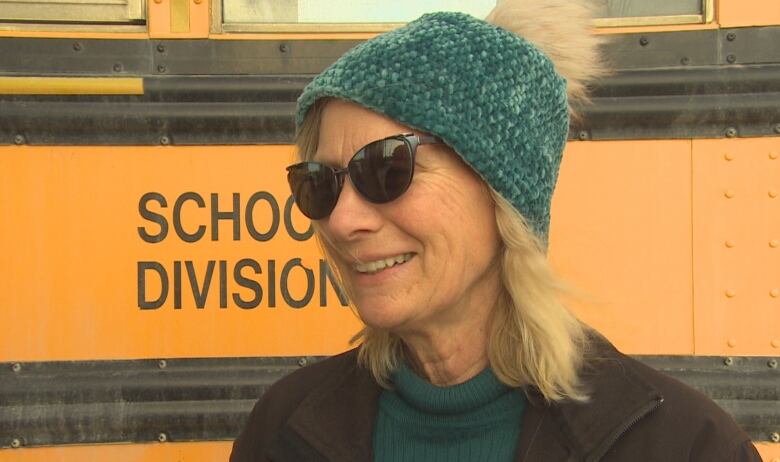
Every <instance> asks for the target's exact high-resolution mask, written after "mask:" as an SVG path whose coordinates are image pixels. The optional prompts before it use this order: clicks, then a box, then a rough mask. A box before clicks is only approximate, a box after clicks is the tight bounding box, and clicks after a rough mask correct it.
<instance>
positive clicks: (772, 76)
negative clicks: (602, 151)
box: [0, 64, 780, 145]
mask: <svg viewBox="0 0 780 462" xmlns="http://www.w3.org/2000/svg"><path fill="white" fill-rule="evenodd" d="M310 78H311V77H310V76H175V77H174V76H168V77H155V76H149V77H146V78H145V79H144V87H145V94H144V95H142V96H131V95H126V96H100V95H95V96H52V95H38V96H32V95H0V144H6V145H8V144H31V145H157V144H171V145H235V144H278V143H290V142H291V141H292V139H293V134H294V130H295V127H294V122H293V114H294V111H295V99H296V97H297V95H298V94H299V93H300V92H301V90H302V89H303V86H304V85H305V84H306V83H307V82H308V81H309V80H310ZM580 110H581V112H582V114H583V115H584V117H583V118H582V121H581V122H578V123H575V124H574V125H572V127H571V133H570V138H571V139H580V140H621V139H664V138H666V139H669V138H683V139H684V138H724V137H729V138H733V137H755V136H777V135H780V64H763V65H749V66H748V65H745V66H734V67H724V66H719V67H704V68H684V69H683V68H677V69H655V70H633V71H623V72H620V73H617V74H615V75H613V76H610V77H607V78H605V79H603V80H602V81H601V82H600V84H599V85H598V86H596V87H594V89H593V98H592V103H591V104H589V105H587V106H585V107H583V108H580Z"/></svg>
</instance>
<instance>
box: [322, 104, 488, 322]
mask: <svg viewBox="0 0 780 462" xmlns="http://www.w3.org/2000/svg"><path fill="white" fill-rule="evenodd" d="M412 131H413V130H411V129H409V128H408V127H405V126H403V125H400V124H398V123H397V122H395V121H393V120H391V119H388V118H386V117H384V116H382V115H379V114H377V113H375V112H372V111H370V110H368V109H365V108H363V107H361V106H358V105H356V104H354V103H349V102H345V101H341V100H332V101H331V102H329V103H327V105H326V106H325V108H324V112H323V118H322V123H321V125H320V138H319V146H318V149H317V152H316V154H315V156H314V159H312V160H314V161H317V162H322V163H325V164H329V165H333V166H338V167H343V166H344V165H346V164H347V162H348V161H349V160H350V158H351V157H352V156H353V155H354V153H355V152H356V151H357V150H358V149H360V148H361V147H363V146H365V145H366V144H368V143H370V142H372V141H376V140H379V139H382V138H386V137H388V136H391V135H397V134H401V133H410V132H412ZM318 231H319V233H320V234H321V235H322V237H323V238H324V239H323V241H324V242H325V243H326V245H327V246H328V248H329V250H330V253H331V255H332V257H333V258H335V259H336V260H337V261H335V262H334V263H336V264H337V265H338V267H339V269H340V271H341V274H342V277H343V279H344V284H345V285H346V286H348V291H349V293H350V295H351V297H352V302H353V303H354V305H355V307H356V308H357V311H358V313H359V315H360V317H361V318H362V320H363V322H365V323H366V324H367V325H369V326H372V327H376V328H382V329H389V330H392V331H394V332H396V333H403V332H426V331H427V330H430V329H435V328H437V327H443V326H446V325H447V324H452V323H460V322H463V321H466V322H468V320H469V319H472V318H473V317H474V316H477V313H485V312H489V310H490V309H492V306H493V305H494V303H495V300H496V297H497V294H498V290H499V286H500V276H499V269H498V268H499V264H498V258H497V256H498V252H499V248H500V238H499V235H498V230H497V228H496V223H495V213H494V205H493V201H492V199H491V197H490V193H489V191H488V188H487V186H486V185H485V184H484V182H483V181H482V180H481V179H480V178H479V177H478V176H477V175H476V174H475V173H474V172H473V171H472V170H471V169H470V168H469V167H468V166H467V165H466V164H465V163H463V161H462V160H461V159H460V158H459V157H458V156H457V155H456V154H455V153H454V152H452V151H451V150H450V149H449V148H448V147H446V146H445V145H443V144H434V145H422V146H419V147H418V148H417V157H416V164H415V172H414V179H413V180H412V184H411V186H410V187H409V189H408V190H407V191H406V192H405V193H404V194H403V195H402V196H401V197H400V198H398V199H396V200H394V201H392V202H389V203H386V204H374V203H371V202H368V201H367V200H365V199H364V198H363V197H362V196H360V195H359V193H357V192H356V191H355V189H354V187H353V186H352V184H351V183H350V181H349V180H346V181H345V182H344V188H343V190H342V191H341V194H340V196H339V199H338V203H337V204H336V207H335V208H334V209H333V212H332V213H331V214H330V216H328V217H326V218H324V219H322V220H318ZM409 255H411V259H409V260H408V261H405V262H404V263H401V264H395V265H394V266H392V267H389V268H385V269H381V270H378V271H371V269H376V268H371V267H372V265H371V264H369V263H370V262H375V261H378V260H384V259H387V258H393V259H396V260H401V259H402V257H403V256H407V257H408V256H409ZM367 269H368V271H367ZM478 317H479V316H478Z"/></svg>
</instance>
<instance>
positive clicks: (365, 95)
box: [296, 13, 569, 242]
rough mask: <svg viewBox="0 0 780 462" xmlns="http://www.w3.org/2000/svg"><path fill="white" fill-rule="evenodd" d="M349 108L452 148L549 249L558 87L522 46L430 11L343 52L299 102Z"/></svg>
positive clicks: (563, 132) (559, 134) (563, 102)
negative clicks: (329, 101) (332, 101)
mask: <svg viewBox="0 0 780 462" xmlns="http://www.w3.org/2000/svg"><path fill="white" fill-rule="evenodd" d="M328 96H331V97H337V98H342V99H347V100H351V101H354V102H356V103H358V104H360V105H362V106H364V107H367V108H369V109H372V110H374V111H376V112H379V113H381V114H384V115H387V116H388V117H390V118H392V119H395V120H397V121H398V122H400V123H401V124H403V125H407V126H409V127H412V128H415V129H418V130H421V131H424V132H427V133H430V134H433V135H436V136H438V137H439V138H441V139H442V140H444V142H445V143H447V144H448V145H449V146H450V147H452V148H453V149H454V150H455V151H456V152H457V153H458V154H459V155H460V156H461V157H462V158H463V159H464V160H465V161H466V163H468V164H469V165H470V166H471V167H472V168H473V169H474V170H476V171H477V172H478V173H479V174H480V175H481V176H482V178H483V179H484V180H485V181H486V182H487V183H488V184H490V185H491V186H492V187H493V188H494V189H495V190H496V191H498V192H499V193H500V194H501V195H502V196H503V197H504V198H506V199H507V200H508V201H509V202H510V203H512V205H513V206H514V207H515V208H516V209H517V210H518V211H519V212H520V213H521V214H522V215H523V216H524V217H525V218H526V220H528V222H529V224H530V225H531V226H532V227H533V230H534V231H535V232H536V234H537V235H538V236H539V237H540V238H541V239H542V240H543V241H544V242H546V241H547V233H548V228H549V223H550V201H551V198H552V194H553V189H554V188H555V182H556V179H557V177H558V167H559V166H560V162H561V154H562V152H563V147H564V145H565V143H566V138H567V135H568V129H569V112H568V102H567V98H566V80H565V79H564V78H563V77H561V76H560V75H559V74H557V73H556V71H555V68H554V66H553V63H552V62H551V61H550V59H549V58H548V57H547V56H546V55H544V54H543V53H542V52H541V51H539V50H538V49H537V48H536V47H534V46H533V45H531V44H530V43H529V42H528V41H526V40H525V39H523V38H521V37H519V36H517V35H515V34H513V33H511V32H508V31H506V30H504V29H501V28H499V27H496V26H493V25H490V24H488V23H486V22H484V21H481V20H479V19H476V18H474V17H472V16H469V15H466V14H462V13H431V14H426V15H423V16H422V17H420V18H419V19H417V20H415V21H412V22H410V23H409V24H407V25H406V26H404V27H401V28H399V29H395V30H393V31H390V32H388V33H385V34H382V35H380V36H378V37H376V38H374V39H372V40H369V41H367V42H364V43H362V44H360V45H358V46H357V47H355V48H353V49H352V50H350V51H349V52H347V53H346V54H345V55H344V56H342V57H341V58H339V60H338V61H336V62H335V63H334V64H333V65H331V66H330V67H328V68H327V69H326V70H325V71H323V72H322V73H321V74H320V75H318V76H317V77H315V78H314V80H312V82H311V83H309V85H308V86H306V88H305V89H304V90H303V94H301V96H300V97H299V98H298V111H297V114H296V124H297V126H298V127H300V125H301V124H302V123H303V120H304V118H305V117H306V113H307V112H308V110H309V109H310V108H311V106H312V104H314V102H315V101H316V100H317V99H319V98H323V97H328Z"/></svg>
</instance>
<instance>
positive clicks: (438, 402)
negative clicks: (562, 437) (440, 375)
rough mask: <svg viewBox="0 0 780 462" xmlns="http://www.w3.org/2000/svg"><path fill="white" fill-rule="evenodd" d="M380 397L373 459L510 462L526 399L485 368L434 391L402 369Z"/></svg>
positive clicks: (380, 460) (382, 460) (513, 457)
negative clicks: (465, 378) (472, 375)
mask: <svg viewBox="0 0 780 462" xmlns="http://www.w3.org/2000/svg"><path fill="white" fill-rule="evenodd" d="M392 383H393V387H394V389H393V390H384V391H383V392H382V394H381V396H380V398H379V413H378V414H377V418H376V424H375V426H374V442H373V444H374V460H375V461H376V462H384V461H399V460H403V461H425V462H438V461H442V462H445V461H446V462H458V461H469V462H474V461H507V462H509V461H513V460H515V451H516V449H517V440H518V437H519V435H520V430H521V428H522V418H523V411H524V410H525V404H526V399H525V395H524V394H523V393H522V391H520V390H518V389H513V388H509V387H507V386H506V385H504V384H502V383H501V382H499V381H498V379H497V378H496V376H495V375H494V374H493V371H492V370H491V369H490V368H487V369H485V370H484V371H482V372H481V373H480V374H479V375H477V376H476V377H474V378H472V379H470V380H468V381H467V382H464V383H461V384H458V385H455V386H452V387H437V386H435V385H432V384H430V383H428V382H427V381H425V380H423V379H421V378H420V377H418V376H417V375H416V374H415V373H414V372H412V371H411V370H410V369H409V368H408V367H407V366H401V367H400V368H399V369H398V370H397V371H395V372H394V373H393V374H392Z"/></svg>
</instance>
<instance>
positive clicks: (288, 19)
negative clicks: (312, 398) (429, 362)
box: [0, 0, 780, 462]
mask: <svg viewBox="0 0 780 462" xmlns="http://www.w3.org/2000/svg"><path fill="white" fill-rule="evenodd" d="M490 3H491V2H490V1H488V0H484V1H482V0H480V1H474V2H468V3H467V2H459V1H454V0H436V1H431V2H412V1H408V0H404V1H399V2H393V5H392V7H390V6H388V5H386V4H383V3H382V2H379V1H366V2H351V3H350V2H346V1H341V0H339V1H330V2H317V1H314V0H279V1H270V0H260V1H256V2H249V1H247V0H222V1H221V2H220V1H217V0H148V1H144V0H122V1H113V0H112V1H108V0H88V1H87V0H85V1H83V2H82V1H81V0H72V1H69V2H63V1H60V0H23V1H19V0H14V1H8V0H0V219H1V220H2V222H1V224H0V245H2V264H0V322H2V325H3V327H4V332H3V335H0V363H2V367H1V368H0V369H1V371H0V448H2V449H0V461H11V460H13V461H24V462H31V461H44V460H46V461H50V460H62V461H71V460H73V461H75V460H79V461H81V460H117V461H139V460H140V461H157V460H183V461H206V460H209V461H210V460H225V459H226V457H227V455H228V454H229V451H230V441H231V440H232V439H233V438H234V437H235V436H236V435H237V432H238V431H239V429H240V428H241V426H242V424H243V419H244V418H245V417H246V415H247V413H248V411H249V410H250V409H251V406H252V404H253V403H254V401H255V400H256V399H257V397H258V396H259V395H261V394H262V392H263V390H264V389H265V388H266V387H267V386H268V385H270V384H271V383H273V382H274V381H275V380H277V379H278V378H280V377H281V376H283V375H284V374H286V373H288V372H290V371H292V370H294V369H296V368H298V367H301V366H304V365H306V364H307V363H308V362H310V361H315V360H316V359H317V358H318V357H321V356H325V355H330V354H334V353H337V352H340V351H343V350H345V349H347V348H348V347H349V339H350V337H351V336H352V335H353V334H354V333H355V332H356V331H357V329H358V328H359V324H358V322H357V321H356V320H355V318H354V316H353V314H352V312H351V310H350V308H349V306H348V301H347V299H346V298H345V297H344V295H343V294H342V293H341V292H340V291H339V289H338V287H337V285H336V284H335V282H334V279H333V275H332V274H331V273H330V270H329V269H328V266H327V264H325V262H324V261H323V259H322V257H321V255H320V253H319V251H318V249H317V246H316V244H315V242H314V239H313V238H312V230H311V226H310V223H308V222H307V220H306V219H305V218H304V217H303V216H302V215H300V214H299V212H298V211H297V210H296V209H295V208H294V207H293V204H292V201H291V199H290V193H289V191H288V189H287V187H286V184H285V178H284V167H285V166H286V165H287V164H288V163H290V161H291V160H292V158H293V148H292V146H291V140H292V138H293V134H294V123H293V112H294V107H295V100H296V97H297V95H298V94H299V93H300V91H301V89H302V88H303V86H304V85H305V84H306V83H307V82H308V81H309V79H310V78H311V77H312V76H313V75H314V74H316V73H318V72H320V71H321V70H323V69H324V68H325V67H326V66H327V65H329V64H330V63H331V62H333V61H334V60H335V59H336V58H337V57H338V56H340V55H341V54H342V53H344V52H345V51H346V50H348V49H350V48H351V47H353V46H355V45H356V44H358V43H360V42H361V41H363V40H366V39H368V38H371V37H373V36H375V35H376V34H377V33H381V32H382V31H385V30H389V29H391V28H393V27H397V26H398V25H399V24H402V23H404V22H406V21H409V20H411V19H413V18H414V17H416V16H418V15H419V14H421V13H423V12H425V11H432V10H440V9H460V10H463V11H466V12H469V13H472V14H474V15H477V16H479V15H484V14H486V13H487V12H488V11H489V9H490V7H491V6H492V5H491V4H490ZM601 3H602V5H601V10H600V15H599V19H597V20H596V24H595V27H596V33H598V34H603V35H605V36H606V37H607V38H608V39H609V40H608V43H607V45H606V46H605V54H606V56H607V57H608V60H609V63H610V65H611V67H613V68H614V71H615V72H614V73H612V74H611V75H610V76H609V77H606V78H604V79H602V80H600V81H599V82H596V83H595V84H594V87H593V91H592V95H593V97H592V102H591V104H589V105H587V106H584V107H582V108H581V110H582V112H583V114H584V116H583V118H582V119H581V120H579V121H577V122H576V123H574V124H573V125H572V127H571V133H570V138H571V142H570V143H569V144H568V147H567V149H566V152H565V154H564V161H563V165H562V167H561V174H560V179H559V183H558V187H557V190H556V193H555V197H554V202H553V213H552V216H553V220H552V226H551V234H550V249H549V255H550V259H551V261H552V263H553V265H554V267H555V268H556V270H557V271H559V272H560V273H561V275H562V276H563V277H564V278H565V279H566V280H568V281H569V282H570V283H571V284H572V285H573V286H575V287H577V288H579V289H581V291H582V292H583V293H586V294H588V297H586V298H585V299H584V301H579V302H577V303H575V304H574V305H573V309H574V311H575V312H576V313H577V314H578V316H580V317H581V318H582V319H583V320H585V321H586V322H588V323H589V324H591V325H593V326H594V327H595V328H597V329H598V330H600V331H601V332H603V333H604V334H605V335H606V336H607V337H608V338H610V339H611V340H612V341H613V342H614V343H616V345H617V346H618V347H619V348H621V349H622V350H623V351H625V352H627V353H630V354H632V355H636V356H637V357H639V358H640V359H641V360H643V361H645V362H647V363H648V364H651V365H652V366H654V367H657V368H659V369H661V370H664V371H666V372H668V373H670V374H672V375H673V376H675V377H677V378H679V379H680V380H683V381H684V382H687V383H688V384H690V385H692V386H694V387H696V388H698V389H700V390H702V391H703V392H705V393H706V394H708V395H709V396H711V397H712V398H713V399H715V400H716V402H718V403H719V404H720V405H721V406H722V407H724V408H725V409H726V410H727V411H729V412H731V413H732V414H733V415H734V417H735V418H736V420H737V421H738V422H739V423H740V424H741V425H742V426H743V427H744V428H745V429H746V430H747V431H748V432H749V433H750V435H751V437H752V438H753V439H754V441H755V442H756V444H757V446H758V447H759V450H760V452H761V453H762V456H763V457H764V458H765V460H767V461H774V462H777V461H780V444H778V442H780V372H779V371H778V366H777V361H778V357H779V356H780V197H778V195H779V194H780V53H778V51H777V44H778V43H780V4H778V3H777V2H776V1H772V0H739V1H737V0H703V1H702V0H685V1H675V2H642V1H639V0H604V1H603V2H601Z"/></svg>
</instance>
